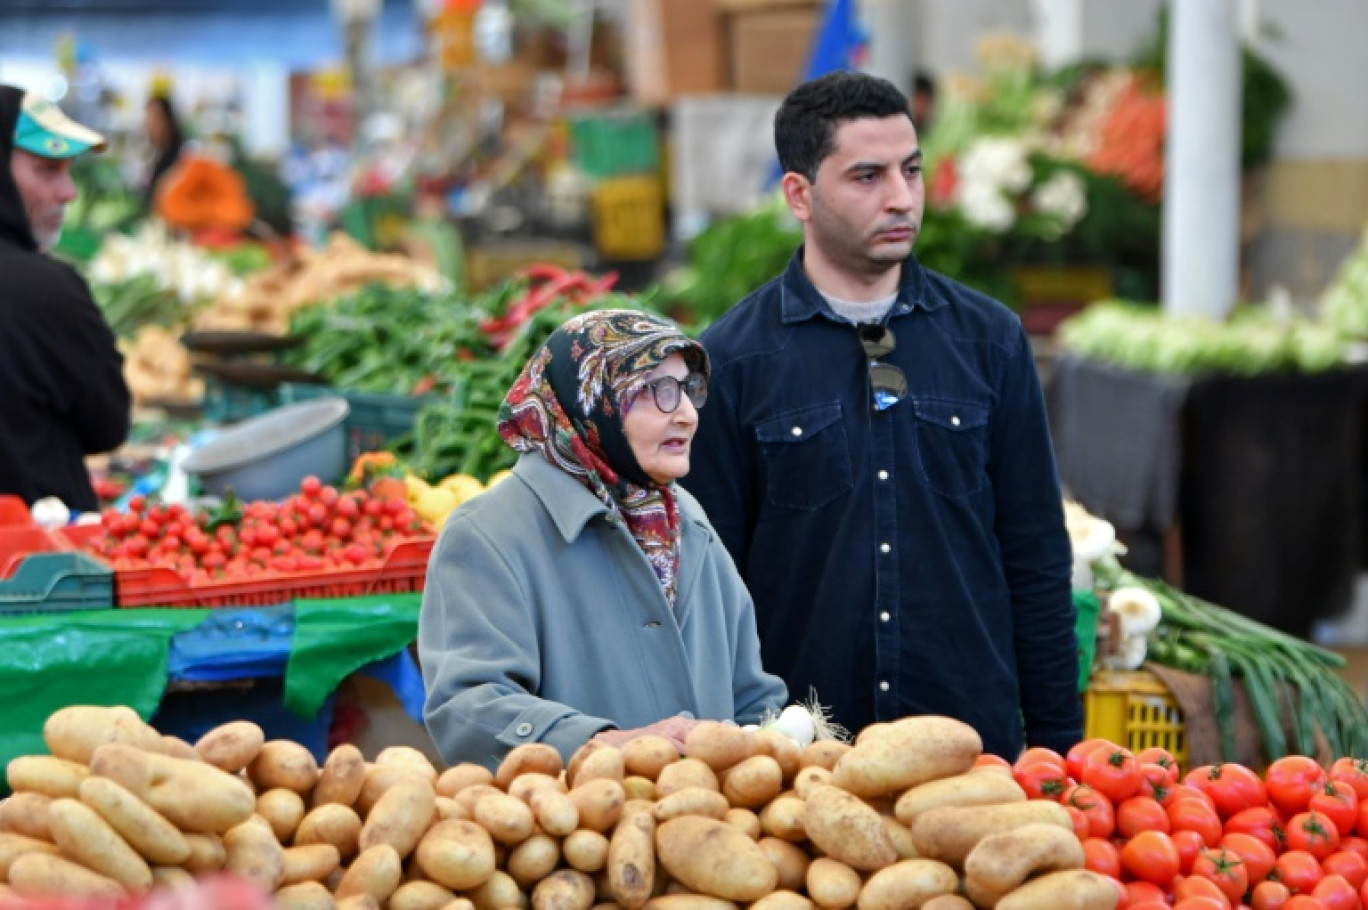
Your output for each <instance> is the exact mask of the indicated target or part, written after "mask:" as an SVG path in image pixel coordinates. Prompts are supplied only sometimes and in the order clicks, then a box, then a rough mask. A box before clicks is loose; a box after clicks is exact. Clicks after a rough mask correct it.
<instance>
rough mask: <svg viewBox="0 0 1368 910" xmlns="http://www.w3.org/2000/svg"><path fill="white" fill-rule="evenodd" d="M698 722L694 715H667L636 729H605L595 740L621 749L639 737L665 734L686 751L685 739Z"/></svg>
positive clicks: (676, 746) (678, 747)
mask: <svg viewBox="0 0 1368 910" xmlns="http://www.w3.org/2000/svg"><path fill="white" fill-rule="evenodd" d="M697 724H698V721H696V720H694V719H693V718H692V717H680V716H675V717H667V718H665V719H664V720H658V721H656V722H655V723H653V724H651V725H650V726H647V727H637V728H636V729H635V730H604V731H603V732H602V733H599V734H597V735H596V736H595V737H594V741H595V742H601V743H603V744H604V745H606V746H613V747H614V748H618V749H620V748H622V747H623V746H624V745H626V744H627V743H629V742H631V741H632V740H634V739H637V738H638V737H642V736H663V737H665V738H666V739H668V740H669V741H670V742H671V743H672V744H673V745H674V747H675V748H676V749H678V750H679V751H680V752H681V753H682V752H683V751H684V740H685V739H687V738H688V736H689V731H690V730H692V729H693V728H694V727H695V726H696V725H697Z"/></svg>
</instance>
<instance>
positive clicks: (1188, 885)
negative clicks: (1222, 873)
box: [1173, 874, 1231, 907]
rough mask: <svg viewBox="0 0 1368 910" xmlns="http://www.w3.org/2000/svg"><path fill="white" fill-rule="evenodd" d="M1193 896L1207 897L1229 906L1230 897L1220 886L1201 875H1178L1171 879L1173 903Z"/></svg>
mask: <svg viewBox="0 0 1368 910" xmlns="http://www.w3.org/2000/svg"><path fill="white" fill-rule="evenodd" d="M1194 897H1209V898H1213V899H1215V900H1218V901H1220V902H1221V904H1222V905H1224V906H1226V907H1229V906H1230V905H1231V904H1230V898H1229V897H1227V896H1226V893H1225V892H1224V891H1222V890H1221V886H1220V885H1218V884H1216V883H1215V882H1214V881H1212V880H1211V879H1209V878H1206V877H1205V876H1201V875H1195V874H1194V875H1180V876H1179V877H1178V878H1176V879H1174V880H1173V902H1174V903H1175V904H1177V903H1179V902H1180V901H1185V900H1188V899H1190V898H1194Z"/></svg>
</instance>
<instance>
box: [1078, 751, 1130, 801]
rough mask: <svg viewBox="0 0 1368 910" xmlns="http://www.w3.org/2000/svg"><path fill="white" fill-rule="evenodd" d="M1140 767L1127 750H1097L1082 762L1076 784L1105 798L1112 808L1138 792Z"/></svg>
mask: <svg viewBox="0 0 1368 910" xmlns="http://www.w3.org/2000/svg"><path fill="white" fill-rule="evenodd" d="M1140 779H1141V778H1140V766H1139V765H1138V764H1137V763H1136V761H1135V756H1134V755H1133V754H1131V751H1130V750H1129V749H1123V748H1121V747H1120V746H1115V747H1112V748H1098V749H1094V750H1092V751H1091V752H1089V753H1088V754H1087V756H1086V757H1085V758H1084V759H1083V773H1082V775H1081V776H1080V777H1079V778H1078V780H1079V782H1080V783H1084V784H1088V785H1089V786H1091V787H1092V788H1093V789H1094V790H1096V791H1097V792H1099V793H1101V794H1102V795H1104V796H1106V797H1107V799H1109V800H1111V801H1112V804H1113V805H1117V804H1119V803H1122V802H1124V801H1125V800H1128V799H1130V798H1131V797H1132V796H1134V795H1135V794H1136V792H1138V791H1139V789H1140Z"/></svg>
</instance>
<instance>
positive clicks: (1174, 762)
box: [1135, 746, 1178, 784]
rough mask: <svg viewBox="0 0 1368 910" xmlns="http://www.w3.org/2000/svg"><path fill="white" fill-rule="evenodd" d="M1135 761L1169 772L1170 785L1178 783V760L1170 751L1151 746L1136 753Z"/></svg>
mask: <svg viewBox="0 0 1368 910" xmlns="http://www.w3.org/2000/svg"><path fill="white" fill-rule="evenodd" d="M1135 760H1136V761H1137V762H1138V763H1140V764H1142V765H1158V766H1159V767H1161V768H1163V769H1164V770H1165V771H1167V772H1168V774H1169V782H1170V783H1175V784H1176V783H1178V759H1176V758H1174V757H1173V753H1172V752H1170V751H1169V750H1168V749H1165V748H1162V747H1161V746H1150V747H1149V748H1148V749H1141V750H1140V751H1139V752H1137V753H1135Z"/></svg>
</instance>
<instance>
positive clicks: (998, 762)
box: [369, 500, 1012, 771]
mask: <svg viewBox="0 0 1368 910" xmlns="http://www.w3.org/2000/svg"><path fill="white" fill-rule="evenodd" d="M369 504H370V505H374V506H379V505H380V503H378V502H376V501H375V500H371V502H370V503H369ZM985 765H986V766H989V767H993V768H1006V769H1008V770H1009V771H1010V770H1011V768H1012V763H1011V762H1009V761H1008V760H1007V759H1005V758H1003V757H1002V756H1001V755H994V754H993V753H991V752H984V753H983V754H982V755H980V756H979V757H978V758H976V759H974V767H975V768H982V767H984V766H985Z"/></svg>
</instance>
